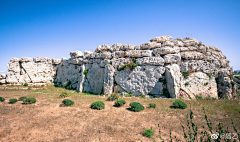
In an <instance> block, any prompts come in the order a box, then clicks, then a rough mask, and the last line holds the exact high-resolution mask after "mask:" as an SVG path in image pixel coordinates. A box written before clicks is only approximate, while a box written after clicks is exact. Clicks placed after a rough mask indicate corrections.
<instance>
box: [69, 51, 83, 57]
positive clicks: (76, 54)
mask: <svg viewBox="0 0 240 142" xmlns="http://www.w3.org/2000/svg"><path fill="white" fill-rule="evenodd" d="M70 57H71V58H82V57H83V53H82V52H81V51H78V50H77V51H71V52H70Z"/></svg>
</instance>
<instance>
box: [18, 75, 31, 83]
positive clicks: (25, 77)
mask: <svg viewBox="0 0 240 142" xmlns="http://www.w3.org/2000/svg"><path fill="white" fill-rule="evenodd" d="M18 82H19V83H20V84H24V83H31V82H32V80H31V79H30V77H29V76H28V74H27V73H25V74H23V75H20V77H19V81H18Z"/></svg>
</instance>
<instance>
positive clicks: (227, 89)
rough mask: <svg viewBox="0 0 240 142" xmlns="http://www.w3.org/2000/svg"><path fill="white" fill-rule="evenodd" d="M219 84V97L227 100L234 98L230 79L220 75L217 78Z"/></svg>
mask: <svg viewBox="0 0 240 142" xmlns="http://www.w3.org/2000/svg"><path fill="white" fill-rule="evenodd" d="M217 83H218V85H217V87H218V96H219V97H220V98H225V99H230V98H232V92H233V90H232V88H233V87H232V84H231V79H230V78H229V77H225V76H223V74H219V76H218V78H217Z"/></svg>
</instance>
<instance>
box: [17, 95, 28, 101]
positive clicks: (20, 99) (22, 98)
mask: <svg viewBox="0 0 240 142" xmlns="http://www.w3.org/2000/svg"><path fill="white" fill-rule="evenodd" d="M26 98H27V97H26V96H23V97H19V98H18V100H19V101H23V100H24V99H26Z"/></svg>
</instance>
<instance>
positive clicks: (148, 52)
mask: <svg viewBox="0 0 240 142" xmlns="http://www.w3.org/2000/svg"><path fill="white" fill-rule="evenodd" d="M151 56H152V51H151V50H142V57H151Z"/></svg>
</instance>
